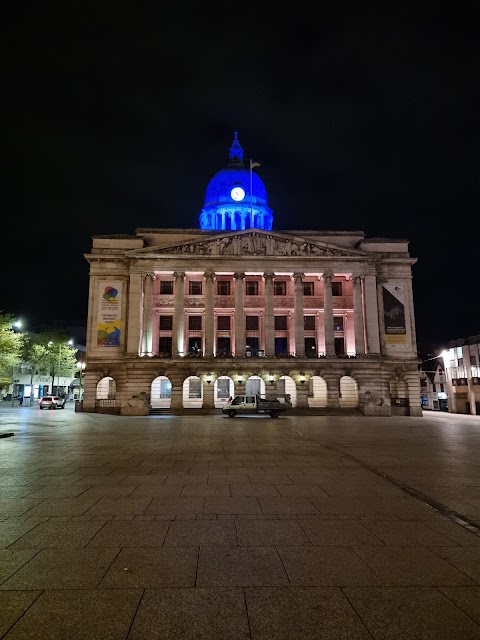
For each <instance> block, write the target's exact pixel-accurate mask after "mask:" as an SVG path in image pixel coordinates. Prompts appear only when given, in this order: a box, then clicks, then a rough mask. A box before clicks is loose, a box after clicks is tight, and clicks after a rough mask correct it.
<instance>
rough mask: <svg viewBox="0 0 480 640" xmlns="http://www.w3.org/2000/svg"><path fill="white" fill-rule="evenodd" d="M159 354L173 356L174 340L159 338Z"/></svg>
mask: <svg viewBox="0 0 480 640" xmlns="http://www.w3.org/2000/svg"><path fill="white" fill-rule="evenodd" d="M158 353H163V354H165V355H169V356H171V355H172V338H171V337H167V338H159V340H158Z"/></svg>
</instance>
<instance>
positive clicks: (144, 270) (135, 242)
mask: <svg viewBox="0 0 480 640" xmlns="http://www.w3.org/2000/svg"><path fill="white" fill-rule="evenodd" d="M257 166H258V164H257V163H255V162H253V161H251V160H250V161H249V163H247V164H245V163H244V161H243V150H242V148H241V146H240V143H239V141H238V137H237V135H236V134H235V137H234V141H233V144H232V146H231V148H230V150H229V159H228V164H227V167H226V168H224V169H222V170H221V171H219V172H218V173H217V174H215V176H214V177H213V178H212V180H211V181H210V183H209V185H208V187H207V190H206V197H205V203H204V207H203V209H202V211H201V212H200V214H199V222H200V228H199V229H178V228H170V229H142V228H140V229H137V230H136V233H135V234H134V235H132V236H123V235H121V236H120V235H111V236H96V237H93V239H92V248H91V251H90V253H89V254H87V255H86V256H85V257H86V259H87V260H88V262H89V263H90V293H89V311H88V328H87V367H86V370H85V387H84V410H85V411H110V412H115V413H118V412H121V407H122V405H125V403H126V402H127V401H129V400H130V399H132V398H133V397H135V396H138V395H139V394H145V395H146V396H148V398H149V399H150V404H151V407H152V411H153V412H155V411H162V410H170V411H173V412H183V411H188V410H195V409H196V410H200V409H202V410H212V409H214V408H215V407H217V408H218V407H221V406H222V404H223V403H224V402H225V400H226V399H228V397H229V396H230V395H233V394H234V393H248V394H253V393H255V392H260V393H267V394H268V393H274V392H281V393H289V394H290V395H291V399H292V403H293V405H294V406H295V407H296V408H297V409H298V410H302V411H305V412H308V410H309V408H310V409H315V411H317V412H318V411H319V410H325V413H328V412H341V411H347V410H355V409H357V410H361V411H362V412H363V413H365V414H369V415H391V414H392V413H397V414H404V415H417V416H419V415H422V412H421V406H420V386H419V378H418V359H417V347H416V338H415V321H414V307H413V295H412V273H411V272H412V265H413V264H414V263H415V262H416V260H415V259H414V258H412V257H411V256H410V255H409V252H408V242H407V241H406V240H391V239H385V238H370V239H369V238H366V237H365V234H364V233H363V232H361V231H353V232H350V231H349V232H346V231H319V230H309V231H295V230H282V231H274V230H273V212H272V210H271V209H270V208H269V206H268V200H267V192H266V188H265V185H264V184H263V182H262V181H261V179H260V178H259V176H258V175H257V173H256V172H255V171H253V169H255V168H256V167H257Z"/></svg>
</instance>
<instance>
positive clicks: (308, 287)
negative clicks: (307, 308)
mask: <svg viewBox="0 0 480 640" xmlns="http://www.w3.org/2000/svg"><path fill="white" fill-rule="evenodd" d="M313 284H314V283H313V282H304V283H303V295H304V296H313Z"/></svg>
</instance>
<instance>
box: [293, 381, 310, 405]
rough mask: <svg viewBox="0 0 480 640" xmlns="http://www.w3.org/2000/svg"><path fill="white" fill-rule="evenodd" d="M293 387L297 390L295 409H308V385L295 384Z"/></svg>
mask: <svg viewBox="0 0 480 640" xmlns="http://www.w3.org/2000/svg"><path fill="white" fill-rule="evenodd" d="M295 386H296V388H297V407H302V408H305V407H308V384H307V383H306V382H304V383H303V384H302V383H301V382H297V383H296V385H295Z"/></svg>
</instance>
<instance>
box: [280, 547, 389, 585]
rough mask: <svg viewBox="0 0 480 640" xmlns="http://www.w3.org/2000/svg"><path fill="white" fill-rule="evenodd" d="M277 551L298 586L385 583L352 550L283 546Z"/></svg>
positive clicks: (294, 583)
mask: <svg viewBox="0 0 480 640" xmlns="http://www.w3.org/2000/svg"><path fill="white" fill-rule="evenodd" d="M278 553H279V555H280V558H281V560H282V562H283V565H284V567H285V570H286V572H287V574H288V577H289V579H290V582H291V583H292V585H293V586H295V587H323V586H332V587H343V586H346V585H383V584H385V583H384V581H383V580H382V579H381V578H380V577H379V576H378V575H377V574H376V573H375V572H374V571H372V569H370V567H369V566H368V565H367V564H366V562H364V561H363V560H362V559H361V558H360V557H359V556H358V555H357V554H356V553H355V551H353V550H352V549H348V548H342V547H313V546H303V547H300V546H295V547H286V546H282V547H278Z"/></svg>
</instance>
